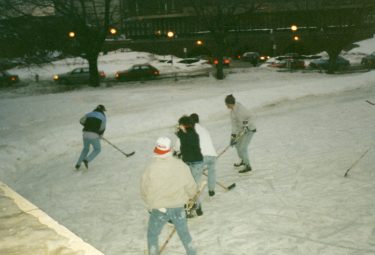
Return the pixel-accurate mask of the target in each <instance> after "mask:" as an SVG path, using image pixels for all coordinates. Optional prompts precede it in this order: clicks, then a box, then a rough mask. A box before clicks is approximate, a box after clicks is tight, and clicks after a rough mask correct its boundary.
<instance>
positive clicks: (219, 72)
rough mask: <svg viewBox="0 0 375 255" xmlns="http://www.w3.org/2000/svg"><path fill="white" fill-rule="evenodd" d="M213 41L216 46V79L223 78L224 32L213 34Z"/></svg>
mask: <svg viewBox="0 0 375 255" xmlns="http://www.w3.org/2000/svg"><path fill="white" fill-rule="evenodd" d="M215 41H216V44H217V46H218V51H217V53H216V57H217V60H218V63H217V65H216V79H218V80H223V79H224V65H223V64H224V63H223V55H224V49H225V40H224V33H217V34H216V35H215Z"/></svg>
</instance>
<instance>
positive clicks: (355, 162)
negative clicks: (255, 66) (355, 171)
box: [344, 148, 370, 177]
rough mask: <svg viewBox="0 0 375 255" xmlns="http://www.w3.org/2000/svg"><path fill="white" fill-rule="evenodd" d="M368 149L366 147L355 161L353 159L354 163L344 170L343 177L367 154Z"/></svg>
mask: <svg viewBox="0 0 375 255" xmlns="http://www.w3.org/2000/svg"><path fill="white" fill-rule="evenodd" d="M369 150H370V148H368V149H367V150H366V151H365V152H364V153H363V154H362V155H361V156H360V157H359V158H358V159H357V160H356V161H354V163H353V164H352V165H351V166H350V167H349V168H348V170H346V172H345V174H344V177H347V176H348V173H349V171H350V170H351V169H352V168H353V167H354V166H355V165H356V164H357V163H358V162H359V161H360V160H361V159H362V158H363V157H364V156H365V155H366V154H367V152H368V151H369Z"/></svg>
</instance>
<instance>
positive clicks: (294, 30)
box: [290, 25, 298, 32]
mask: <svg viewBox="0 0 375 255" xmlns="http://www.w3.org/2000/svg"><path fill="white" fill-rule="evenodd" d="M290 29H291V30H292V31H293V32H296V31H297V29H298V27H297V26H296V25H292V26H291V27H290Z"/></svg>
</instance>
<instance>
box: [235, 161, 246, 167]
mask: <svg viewBox="0 0 375 255" xmlns="http://www.w3.org/2000/svg"><path fill="white" fill-rule="evenodd" d="M233 165H234V166H235V167H240V166H244V165H245V163H244V162H243V161H242V160H241V162H240V163H234V164H233Z"/></svg>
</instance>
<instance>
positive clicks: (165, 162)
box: [141, 137, 198, 255]
mask: <svg viewBox="0 0 375 255" xmlns="http://www.w3.org/2000/svg"><path fill="white" fill-rule="evenodd" d="M197 190H198V187H197V184H196V182H195V180H194V178H193V176H192V175H191V172H190V169H189V167H188V166H187V165H186V164H185V163H184V162H183V161H181V160H179V159H176V158H174V157H173V156H172V150H171V140H170V139H169V138H168V137H160V138H159V139H158V140H157V142H156V146H155V149H154V157H153V159H152V161H151V162H150V164H149V165H148V166H147V167H146V169H145V171H144V173H143V175H142V180H141V196H142V199H143V201H144V202H145V204H146V206H147V208H148V210H149V212H150V217H149V222H148V231H147V244H148V252H149V253H148V254H149V255H159V235H160V232H161V230H162V228H163V227H164V225H165V224H166V223H167V222H168V221H170V222H172V223H173V224H174V226H175V228H176V231H177V234H178V236H179V237H180V239H181V242H182V243H183V245H184V247H185V250H186V254H187V255H196V254H197V251H196V249H195V248H194V246H193V243H192V238H191V236H190V233H189V229H188V226H187V220H186V214H185V208H184V204H186V203H187V201H188V200H189V199H191V198H193V197H194V195H195V194H196V192H197Z"/></svg>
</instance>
